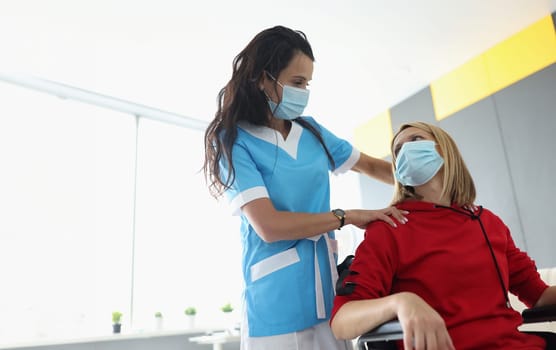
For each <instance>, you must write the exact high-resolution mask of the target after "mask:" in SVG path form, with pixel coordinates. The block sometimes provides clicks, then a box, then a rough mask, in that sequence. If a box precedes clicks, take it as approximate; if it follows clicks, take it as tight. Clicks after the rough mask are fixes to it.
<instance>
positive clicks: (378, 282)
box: [330, 221, 399, 321]
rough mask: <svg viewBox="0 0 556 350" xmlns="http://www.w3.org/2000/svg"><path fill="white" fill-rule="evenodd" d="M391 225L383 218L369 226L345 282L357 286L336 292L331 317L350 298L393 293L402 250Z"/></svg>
mask: <svg viewBox="0 0 556 350" xmlns="http://www.w3.org/2000/svg"><path fill="white" fill-rule="evenodd" d="M389 227H390V226H389V225H388V224H386V223H384V222H382V221H374V222H372V223H370V224H369V225H368V226H367V229H366V230H365V238H364V239H363V242H361V244H359V246H358V247H357V249H356V251H355V258H354V259H353V262H352V263H351V267H350V271H351V273H350V274H349V275H348V276H347V277H346V278H345V279H344V281H343V283H342V286H343V287H346V286H348V285H350V284H351V285H352V286H353V289H352V290H351V291H350V293H349V294H345V295H336V297H335V298H334V307H333V309H332V317H331V318H330V320H331V321H332V319H333V318H334V316H335V315H336V312H337V311H338V310H339V309H340V308H341V307H342V306H343V305H344V304H345V303H347V302H348V301H352V300H362V299H375V298H380V297H384V296H386V295H389V294H390V290H391V286H392V278H393V276H394V273H395V271H396V269H397V263H398V250H397V246H396V241H395V239H394V237H393V234H392V231H391V230H390V229H389ZM398 229H399V228H398ZM349 289H350V288H344V290H349Z"/></svg>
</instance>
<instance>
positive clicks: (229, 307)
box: [220, 303, 234, 313]
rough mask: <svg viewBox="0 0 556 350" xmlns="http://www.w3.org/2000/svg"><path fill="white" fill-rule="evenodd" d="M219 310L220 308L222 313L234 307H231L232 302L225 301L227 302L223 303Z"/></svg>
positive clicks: (232, 309)
mask: <svg viewBox="0 0 556 350" xmlns="http://www.w3.org/2000/svg"><path fill="white" fill-rule="evenodd" d="M220 310H222V312H224V313H228V312H232V311H234V308H233V306H232V304H230V303H227V304H225V305H224V306H222V307H221V308H220Z"/></svg>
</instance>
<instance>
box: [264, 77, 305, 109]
mask: <svg viewBox="0 0 556 350" xmlns="http://www.w3.org/2000/svg"><path fill="white" fill-rule="evenodd" d="M268 75H270V73H269V74H268ZM270 77H271V78H272V79H274V80H275V81H276V83H278V85H280V86H281V87H282V101H280V103H279V104H276V103H275V102H273V101H272V100H271V99H270V98H269V99H268V105H269V106H270V110H271V111H272V114H273V115H274V116H275V117H276V118H279V119H285V120H293V119H295V118H297V117H299V116H300V115H301V113H303V110H305V107H307V102H309V90H306V89H300V88H296V87H293V86H289V85H282V84H281V83H280V82H279V81H278V80H276V79H275V78H274V77H273V76H272V75H270Z"/></svg>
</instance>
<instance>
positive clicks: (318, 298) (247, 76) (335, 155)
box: [204, 26, 407, 350]
mask: <svg viewBox="0 0 556 350" xmlns="http://www.w3.org/2000/svg"><path fill="white" fill-rule="evenodd" d="M313 61H314V56H313V51H312V49H311V46H310V44H309V42H308V41H307V38H306V36H305V34H304V33H302V32H300V31H295V30H292V29H289V28H286V27H283V26H276V27H273V28H269V29H266V30H263V31H262V32H260V33H259V34H257V35H256V36H255V37H254V38H253V39H252V40H251V42H249V43H248V44H247V46H246V47H245V48H244V49H243V51H241V52H240V53H239V54H238V55H237V56H236V57H235V59H234V61H233V72H232V77H231V79H230V81H229V82H228V83H227V84H226V86H224V88H223V89H222V90H221V91H220V93H219V95H218V110H217V112H216V115H215V118H214V120H213V121H212V122H211V123H210V125H209V126H208V128H207V130H206V134H205V150H206V153H205V163H204V171H205V175H206V177H207V179H208V182H209V189H210V190H211V193H212V194H213V195H214V196H215V197H219V196H221V195H223V194H225V195H226V197H227V198H228V199H229V201H230V203H231V205H232V208H233V210H234V211H235V214H237V215H241V229H240V231H241V240H242V242H243V255H242V268H243V276H244V282H245V290H244V299H245V300H244V302H245V307H244V321H243V324H242V341H241V347H242V349H244V350H246V349H256V350H264V349H272V350H275V349H281V350H287V349H292V350H293V349H295V350H298V349H311V350H313V349H332V350H334V349H347V348H351V345H350V344H351V343H349V342H346V341H338V340H336V339H335V338H334V336H333V335H332V332H331V330H330V326H329V324H328V320H329V318H330V313H331V309H332V303H333V298H334V285H335V281H336V279H337V273H336V263H337V262H336V259H337V255H336V252H337V246H336V241H335V239H334V230H337V229H341V228H342V227H343V226H345V225H356V226H358V227H360V228H364V227H365V226H366V225H367V224H368V223H369V222H371V221H374V220H383V221H385V222H386V223H388V224H389V225H392V226H394V227H395V226H396V223H405V221H406V218H405V214H407V212H405V211H399V210H397V209H395V208H393V207H390V208H386V209H382V210H361V209H352V210H343V209H339V208H337V209H333V210H331V208H330V185H329V174H330V173H334V174H341V173H345V172H347V171H348V170H353V171H357V172H359V173H363V174H366V175H369V176H371V177H373V178H375V179H378V180H380V181H382V182H385V183H389V184H393V181H394V180H393V176H392V171H391V166H390V164H389V163H388V162H386V161H383V160H381V159H376V158H372V157H370V156H367V155H365V154H363V153H361V152H359V151H358V150H357V149H355V148H354V147H353V146H352V145H351V144H350V143H349V142H347V141H345V140H343V139H340V138H338V137H336V136H335V135H334V134H333V133H331V132H330V131H329V130H327V129H326V128H325V127H323V126H322V125H321V124H319V123H318V122H317V121H316V120H315V119H314V118H312V117H309V116H301V114H302V113H303V110H304V109H305V106H306V105H307V102H308V99H309V90H308V89H307V88H308V85H309V82H310V81H311V79H312V77H313Z"/></svg>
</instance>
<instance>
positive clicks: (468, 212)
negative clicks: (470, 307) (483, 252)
mask: <svg viewBox="0 0 556 350" xmlns="http://www.w3.org/2000/svg"><path fill="white" fill-rule="evenodd" d="M434 206H435V208H444V209H449V210H451V211H453V212H456V213H459V214H462V215H465V216H467V217H469V218H471V220H477V221H478V222H479V225H480V226H481V231H482V232H483V237H484V238H485V241H486V243H487V246H488V249H489V251H490V256H491V257H492V261H493V262H494V267H495V268H496V273H497V275H498V281H499V282H500V287H501V289H502V294H504V300H506V307H507V308H508V309H511V308H512V305H511V303H510V298H509V297H508V291H507V290H506V287H505V286H504V280H503V279H502V272H500V266H499V265H498V260H496V256H495V255H494V250H493V249H492V244H491V243H490V239H489V238H488V235H487V233H486V230H485V227H484V225H483V222H482V221H481V214H482V213H483V207H482V206H479V207H478V214H475V213H474V212H473V210H471V209H465V210H459V209H456V208H453V207H447V206H444V205H438V204H435V205H434Z"/></svg>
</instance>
